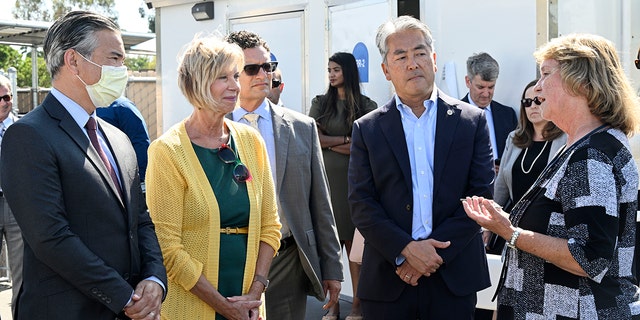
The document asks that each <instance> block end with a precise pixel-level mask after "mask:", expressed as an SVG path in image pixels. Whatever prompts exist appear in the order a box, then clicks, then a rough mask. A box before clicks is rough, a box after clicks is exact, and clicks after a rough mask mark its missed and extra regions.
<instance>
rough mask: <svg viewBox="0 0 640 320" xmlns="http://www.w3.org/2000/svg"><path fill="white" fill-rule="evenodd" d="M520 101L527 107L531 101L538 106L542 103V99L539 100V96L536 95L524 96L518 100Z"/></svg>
mask: <svg viewBox="0 0 640 320" xmlns="http://www.w3.org/2000/svg"><path fill="white" fill-rule="evenodd" d="M520 103H522V105H523V106H524V107H525V108H529V107H531V103H535V104H536V105H538V106H539V105H540V104H541V103H542V100H540V98H538V97H533V99H531V98H524V99H522V100H520Z"/></svg>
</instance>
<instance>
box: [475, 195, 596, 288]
mask: <svg viewBox="0 0 640 320" xmlns="http://www.w3.org/2000/svg"><path fill="white" fill-rule="evenodd" d="M463 206H464V209H465V211H466V212H467V215H469V217H470V218H471V219H473V220H474V221H476V222H477V223H478V224H479V225H481V226H482V227H484V228H487V229H489V230H491V231H492V232H494V233H496V234H497V235H499V236H501V237H503V238H504V239H506V240H507V242H509V240H510V239H511V236H512V235H513V232H514V231H515V230H516V228H515V227H514V226H513V225H511V222H510V221H509V219H508V218H507V214H506V213H505V212H504V211H502V210H498V209H497V208H496V207H495V206H494V203H493V201H491V200H489V199H484V198H482V197H473V198H467V199H466V200H464V201H463ZM516 247H517V248H518V249H519V250H522V251H525V252H528V253H531V254H533V255H535V256H537V257H540V258H542V259H544V260H546V261H548V262H550V263H553V264H554V265H556V266H557V267H558V268H561V269H563V270H565V271H567V272H570V273H572V274H575V275H578V276H581V277H587V276H588V275H587V273H586V272H585V271H584V269H582V267H581V266H580V265H579V264H578V262H577V261H576V260H575V258H574V257H573V255H571V252H569V247H568V245H567V240H566V239H560V238H556V237H552V236H547V235H543V234H540V233H536V232H533V231H528V230H523V231H522V232H521V233H520V236H518V240H517V241H516Z"/></svg>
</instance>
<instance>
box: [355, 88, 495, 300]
mask: <svg viewBox="0 0 640 320" xmlns="http://www.w3.org/2000/svg"><path fill="white" fill-rule="evenodd" d="M437 108H438V110H437V124H436V142H435V150H434V172H433V174H434V189H433V199H434V200H433V232H432V233H431V235H430V236H429V238H433V239H436V240H439V241H451V245H450V246H449V247H448V248H446V249H437V252H438V254H439V255H440V256H441V257H442V258H443V260H444V264H443V265H442V266H441V267H440V269H439V270H438V272H439V273H440V274H441V276H442V278H443V279H444V281H445V283H446V285H447V287H448V289H449V290H450V291H451V292H452V293H453V294H455V295H458V296H464V295H469V294H472V293H475V292H477V291H479V290H482V289H484V288H487V287H488V286H489V285H490V279H489V273H488V268H487V261H486V256H485V252H484V248H483V243H482V238H481V236H480V233H479V231H480V227H479V226H478V225H477V224H476V223H475V222H474V221H473V220H471V219H470V218H469V217H467V215H466V213H465V212H464V209H463V208H462V204H461V202H460V198H462V197H465V196H472V195H479V196H485V197H491V194H492V188H491V183H492V180H493V178H494V171H493V157H492V154H491V146H490V144H491V143H490V141H489V134H488V128H487V122H486V119H485V116H484V113H483V112H482V111H481V110H480V109H478V108H476V107H473V106H471V105H469V104H466V103H462V102H461V101H460V100H456V99H453V98H451V97H448V96H446V95H444V94H443V93H442V92H441V91H438V103H437ZM351 141H352V146H351V157H350V162H349V174H348V179H349V203H350V206H351V211H352V219H353V222H354V224H355V225H356V227H357V228H358V229H359V230H360V232H361V233H362V234H363V236H364V238H365V249H364V254H363V261H362V269H361V272H360V283H359V287H358V296H359V297H360V298H363V299H369V300H376V301H395V300H396V299H397V298H398V297H399V296H400V294H401V293H402V290H404V288H406V287H407V286H409V285H408V284H406V283H405V282H403V281H402V280H401V279H400V278H399V277H398V276H397V275H396V273H395V269H396V265H395V258H396V257H398V256H399V255H400V253H401V251H402V250H403V249H404V248H405V247H406V246H407V244H408V243H409V242H410V241H412V240H413V239H412V237H411V224H412V216H413V214H414V212H413V209H412V207H413V194H412V183H411V166H410V163H409V153H408V151H407V145H406V143H405V141H406V140H405V135H404V131H403V127H402V122H401V118H400V112H399V111H398V109H397V108H396V103H395V99H392V100H391V101H390V102H388V103H387V104H386V105H384V106H382V107H380V108H378V109H377V110H374V111H372V112H370V113H368V114H367V115H365V116H363V117H362V118H360V119H359V120H357V121H356V122H355V123H354V126H353V133H352V140H351Z"/></svg>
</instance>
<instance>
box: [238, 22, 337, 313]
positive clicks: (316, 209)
mask: <svg viewBox="0 0 640 320" xmlns="http://www.w3.org/2000/svg"><path fill="white" fill-rule="evenodd" d="M227 41H229V42H231V43H236V44H237V45H239V46H240V48H242V51H243V52H244V59H245V66H244V68H243V70H242V72H240V79H239V81H240V96H239V99H240V103H239V104H240V108H236V110H235V111H234V112H233V113H232V114H231V115H230V117H231V118H232V119H233V120H234V121H238V122H242V123H246V124H248V125H251V126H252V127H254V128H255V129H256V130H258V131H259V132H260V134H261V135H262V137H263V138H264V140H265V144H266V146H267V152H268V154H269V162H270V163H271V168H272V169H273V170H272V171H271V172H272V174H273V175H274V179H273V180H274V182H275V187H276V195H277V196H278V214H279V216H280V222H281V223H282V229H281V232H282V239H281V240H280V243H281V244H280V250H278V254H277V255H276V257H275V258H273V261H272V263H271V268H270V270H269V277H270V282H269V284H270V285H269V288H268V289H267V291H266V308H267V319H278V320H286V319H291V320H300V319H304V318H305V311H306V304H307V294H309V295H313V296H315V297H316V298H318V299H319V300H321V301H322V300H324V299H325V296H326V294H327V291H328V293H329V297H330V299H329V302H328V303H327V304H325V305H324V306H323V308H325V309H328V308H329V307H330V306H332V305H333V304H335V303H338V296H339V294H340V289H341V284H340V282H341V281H342V280H343V275H342V262H341V261H340V243H339V242H338V234H337V230H336V226H335V220H334V218H333V211H332V209H331V201H330V198H329V187H328V183H327V178H326V173H325V169H324V161H323V158H322V150H321V148H320V140H319V139H318V131H317V129H316V124H315V121H314V120H313V119H312V118H310V117H307V116H306V115H303V114H301V113H298V112H295V111H292V110H289V109H286V108H282V107H279V106H277V105H275V104H274V103H272V102H271V101H269V100H268V99H267V94H268V93H269V91H270V90H271V88H272V74H273V71H274V70H276V67H277V65H278V63H277V62H275V61H269V60H270V55H269V47H268V46H267V43H266V42H265V41H264V40H263V39H261V38H260V36H258V35H257V34H255V33H251V32H247V31H238V32H233V33H231V34H230V35H228V36H227Z"/></svg>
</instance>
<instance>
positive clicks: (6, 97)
mask: <svg viewBox="0 0 640 320" xmlns="http://www.w3.org/2000/svg"><path fill="white" fill-rule="evenodd" d="M12 97H13V96H12V95H10V94H5V95H4V96H2V97H0V100H4V101H5V102H9V101H11V98H12Z"/></svg>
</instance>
